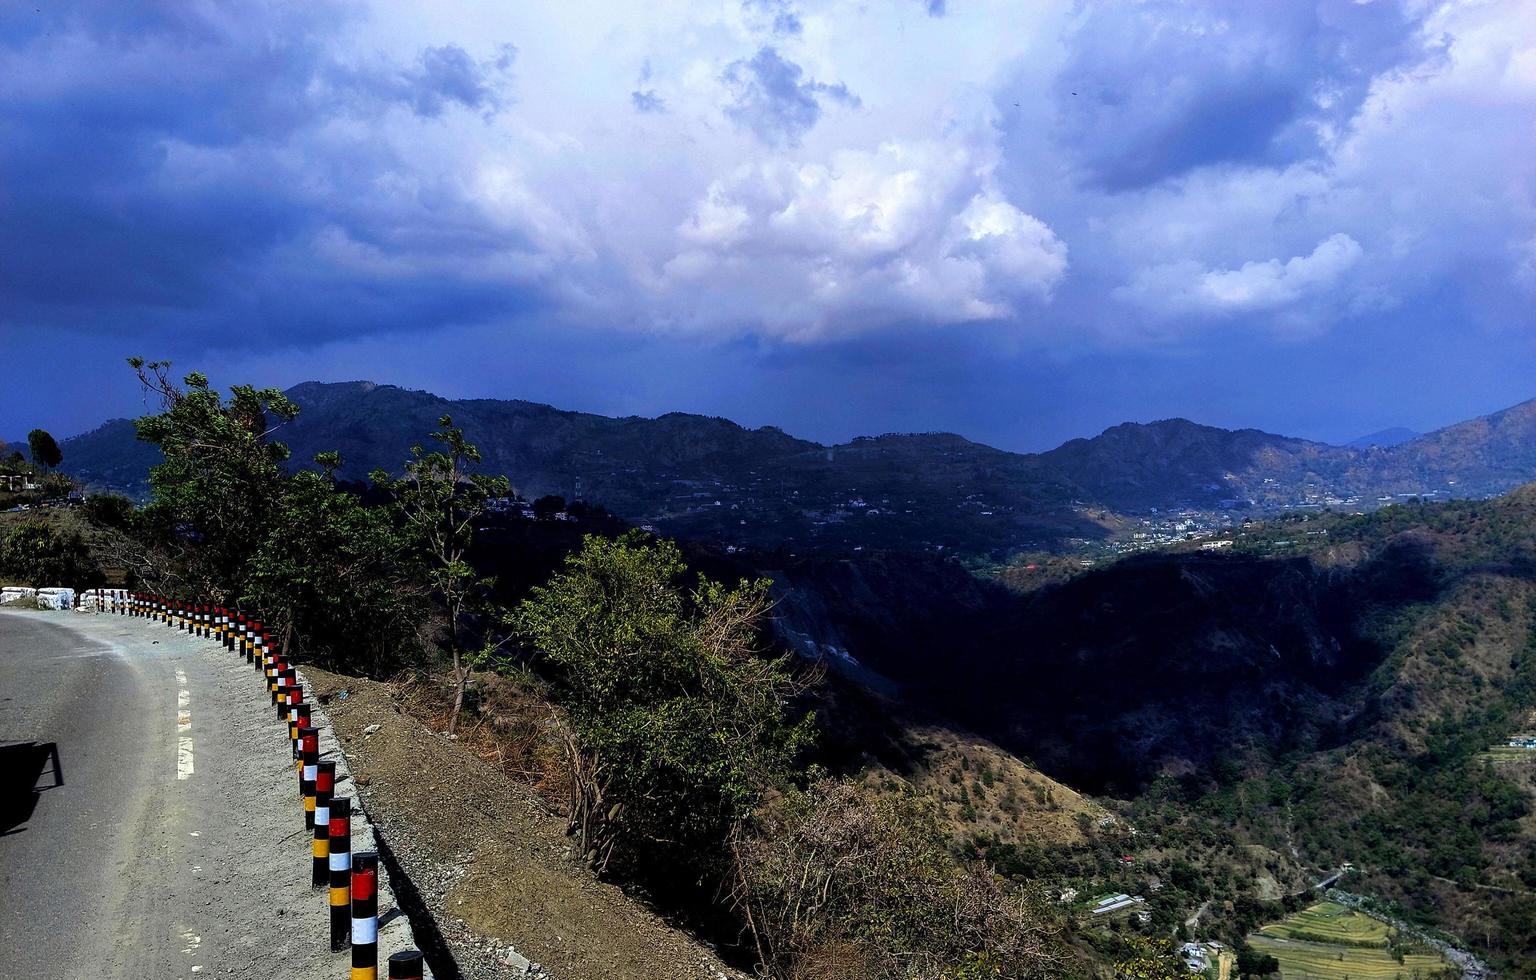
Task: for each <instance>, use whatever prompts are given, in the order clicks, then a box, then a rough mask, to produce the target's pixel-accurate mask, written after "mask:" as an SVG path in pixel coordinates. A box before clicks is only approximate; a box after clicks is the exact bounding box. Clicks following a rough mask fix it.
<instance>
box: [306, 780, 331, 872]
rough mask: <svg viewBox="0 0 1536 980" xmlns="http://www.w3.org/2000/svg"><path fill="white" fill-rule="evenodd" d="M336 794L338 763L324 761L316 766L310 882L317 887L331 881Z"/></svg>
mask: <svg viewBox="0 0 1536 980" xmlns="http://www.w3.org/2000/svg"><path fill="white" fill-rule="evenodd" d="M335 794H336V763H334V762H322V763H320V764H319V765H317V766H316V767H315V838H314V840H313V841H312V842H311V843H310V854H311V855H312V857H313V867H312V868H311V878H310V883H311V884H313V885H314V886H315V887H316V888H324V887H325V886H326V885H328V884H330V881H331V849H330V843H331V799H332V797H334V796H335Z"/></svg>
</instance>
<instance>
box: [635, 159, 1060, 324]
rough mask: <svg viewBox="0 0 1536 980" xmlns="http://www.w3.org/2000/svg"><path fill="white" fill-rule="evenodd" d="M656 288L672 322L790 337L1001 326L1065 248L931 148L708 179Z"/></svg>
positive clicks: (1051, 276)
mask: <svg viewBox="0 0 1536 980" xmlns="http://www.w3.org/2000/svg"><path fill="white" fill-rule="evenodd" d="M677 233H678V237H679V239H680V240H681V241H682V242H683V243H684V247H683V248H682V249H681V250H680V251H679V252H678V253H677V254H676V255H675V256H673V257H672V258H670V259H669V260H668V261H667V262H666V264H665V266H664V269H663V274H662V276H661V279H660V280H659V282H658V283H657V288H658V292H659V293H661V294H664V295H672V296H679V297H683V296H686V297H688V305H687V308H686V310H683V309H679V308H678V307H676V306H674V305H672V304H668V308H669V309H673V310H676V311H677V312H676V319H674V320H673V321H671V323H670V325H671V326H674V327H679V328H690V327H691V328H695V329H711V328H719V327H720V326H722V325H724V326H729V325H733V324H735V325H742V326H745V327H749V328H752V329H757V330H762V331H766V332H769V333H772V334H776V335H783V336H788V337H792V338H795V339H801V340H805V339H815V338H821V337H826V336H828V335H835V334H843V333H848V332H854V331H860V330H867V329H870V328H872V327H876V326H879V325H882V324H888V323H903V322H911V321H927V322H932V323H938V324H945V323H956V322H964V321H970V320H996V319H1002V318H1006V317H1010V316H1013V315H1016V314H1017V313H1018V312H1019V309H1020V305H1021V304H1024V303H1030V302H1033V303H1039V302H1042V301H1045V300H1048V299H1049V298H1050V295H1051V291H1052V288H1053V287H1054V286H1055V285H1056V283H1057V282H1058V281H1060V279H1061V277H1062V276H1063V274H1064V273H1065V271H1066V267H1067V249H1066V246H1065V245H1064V244H1063V243H1062V242H1061V241H1060V239H1058V238H1057V237H1056V235H1055V234H1054V233H1052V231H1051V230H1050V228H1048V227H1047V226H1046V225H1045V224H1044V223H1043V222H1041V221H1039V220H1038V219H1036V218H1034V217H1031V216H1030V215H1028V214H1025V213H1024V212H1023V211H1021V210H1019V209H1018V208H1017V207H1015V206H1013V205H1012V204H1010V203H1009V202H1008V201H1007V200H1005V199H1004V198H1003V197H1002V196H1001V194H1000V193H999V192H998V191H997V189H996V188H995V187H994V186H992V181H991V178H990V173H989V170H988V168H987V167H986V166H981V167H978V166H977V161H975V160H974V159H973V158H972V157H971V155H970V154H969V153H968V152H967V151H966V150H965V149H964V148H963V147H957V146H952V145H949V144H944V143H937V142H919V143H913V144H904V143H897V142H891V143H885V144H883V145H881V146H879V147H877V148H876V149H874V150H841V151H838V152H836V153H834V154H833V155H832V157H831V160H830V161H829V162H827V163H803V164H798V165H797V164H794V163H791V162H789V161H785V160H772V161H768V162H765V163H763V164H759V165H755V166H747V167H743V168H740V169H738V170H737V172H735V173H734V174H732V175H731V176H730V177H728V178H726V179H722V180H717V181H715V182H713V183H712V184H711V185H710V187H709V189H708V190H707V192H706V193H705V195H704V197H703V199H702V200H701V201H700V202H699V203H698V205H697V206H696V207H695V209H694V211H693V213H692V214H690V215H689V217H688V218H687V219H686V220H685V221H684V222H683V223H682V224H681V225H679V227H678V229H677Z"/></svg>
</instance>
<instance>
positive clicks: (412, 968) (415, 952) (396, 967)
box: [389, 949, 427, 980]
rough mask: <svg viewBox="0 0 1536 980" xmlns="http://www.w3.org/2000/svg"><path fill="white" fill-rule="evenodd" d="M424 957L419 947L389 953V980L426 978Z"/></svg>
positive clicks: (424, 979)
mask: <svg viewBox="0 0 1536 980" xmlns="http://www.w3.org/2000/svg"><path fill="white" fill-rule="evenodd" d="M426 976H427V962H426V957H424V956H422V955H421V950H419V949H402V950H401V951H400V952H398V953H391V954H389V980H426Z"/></svg>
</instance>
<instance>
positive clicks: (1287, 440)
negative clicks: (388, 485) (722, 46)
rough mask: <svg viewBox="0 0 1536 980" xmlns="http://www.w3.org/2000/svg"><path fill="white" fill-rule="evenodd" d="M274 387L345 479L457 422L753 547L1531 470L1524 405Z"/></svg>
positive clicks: (1086, 528) (486, 453)
mask: <svg viewBox="0 0 1536 980" xmlns="http://www.w3.org/2000/svg"><path fill="white" fill-rule="evenodd" d="M287 393H288V395H289V397H290V398H292V399H293V400H294V401H295V402H297V403H298V404H299V405H300V408H301V412H300V414H299V417H298V418H297V419H295V420H294V421H293V422H291V423H288V424H287V425H285V426H283V427H282V428H281V429H280V430H279V435H278V438H281V439H282V440H284V441H285V442H287V443H288V444H289V445H290V447H291V448H292V450H293V461H294V465H306V464H307V463H308V461H309V460H310V459H311V458H312V457H313V455H314V453H315V452H318V451H320V450H325V449H334V450H337V451H339V452H340V453H341V454H342V457H343V460H344V466H343V468H342V471H341V473H342V475H343V476H344V477H346V478H349V479H362V478H363V477H365V475H366V474H367V473H368V472H369V471H371V470H373V469H375V468H379V467H383V468H385V469H398V467H399V466H400V464H401V463H402V462H403V461H404V460H405V459H406V458H407V457H408V455H409V453H410V449H411V447H412V446H413V445H418V444H421V443H423V442H424V441H425V440H426V439H427V437H428V434H429V433H430V432H431V431H432V429H434V428H435V427H436V424H437V419H438V418H439V417H440V416H442V415H444V414H450V415H452V416H453V418H454V421H455V423H456V424H457V425H460V426H462V427H463V428H464V429H465V431H466V432H467V433H468V434H469V436H470V438H471V439H472V440H473V441H474V442H475V443H476V444H477V445H479V447H480V449H481V453H482V455H483V457H484V460H485V466H486V468H487V469H488V470H492V471H495V472H502V473H506V474H508V475H509V476H510V477H511V478H512V481H513V483H514V485H515V486H517V487H518V488H519V490H520V491H522V492H523V493H524V494H525V495H528V496H541V495H544V494H558V495H561V496H565V497H569V498H576V497H581V498H585V499H588V500H592V501H596V502H600V503H603V504H604V505H606V506H608V507H609V508H610V509H612V510H613V511H614V512H615V513H618V514H620V515H621V516H623V517H625V518H627V519H629V520H632V521H634V522H636V523H648V524H654V525H656V526H658V527H660V528H662V529H664V530H666V531H668V532H669V533H674V534H677V535H679V536H687V537H698V538H709V539H713V540H720V541H723V542H726V543H733V544H739V545H743V546H753V547H759V548H762V547H769V548H771V547H778V546H780V545H787V546H789V547H832V548H844V549H847V548H858V547H887V548H906V549H913V548H915V549H918V550H936V551H942V550H949V551H960V552H962V553H978V554H993V555H996V556H999V557H1001V556H1006V554H1008V553H1012V552H1017V551H1020V550H1029V549H1045V550H1060V549H1063V548H1067V547H1071V546H1073V542H1078V543H1079V544H1080V543H1083V542H1094V541H1105V540H1109V539H1111V538H1113V537H1116V536H1120V535H1123V534H1125V533H1127V532H1129V531H1131V530H1133V529H1134V528H1133V525H1136V524H1138V523H1145V520H1146V518H1147V516H1148V515H1151V514H1155V513H1162V512H1168V511H1179V510H1187V511H1190V512H1196V513H1206V514H1212V515H1220V514H1223V513H1225V514H1228V515H1231V514H1238V513H1245V512H1251V513H1272V512H1278V511H1281V510H1286V509H1291V508H1296V507H1309V506H1310V507H1324V506H1335V507H1364V508H1369V507H1373V506H1375V505H1376V504H1378V503H1381V502H1386V501H1387V500H1390V499H1397V498H1399V497H1402V496H1407V495H1424V496H1447V497H1451V496H1455V497H1480V496H1488V495H1492V494H1495V493H1499V492H1502V491H1504V490H1507V489H1509V488H1510V487H1512V486H1515V485H1518V484H1519V483H1522V482H1525V481H1527V480H1531V479H1536V400H1533V401H1528V402H1523V403H1521V404H1520V405H1515V406H1511V407H1509V408H1507V409H1503V410H1501V411H1499V412H1496V413H1492V414H1490V415H1487V416H1482V417H1480V418H1477V419H1470V420H1467V421H1465V422H1461V423H1456V424H1455V425H1452V426H1447V427H1445V428H1442V429H1439V430H1436V431H1434V432H1430V433H1426V434H1424V435H1422V436H1419V437H1417V438H1415V439H1413V440H1410V441H1408V442H1405V443H1402V444H1400V445H1397V446H1393V447H1375V446H1373V447H1371V448H1368V449H1354V448H1349V447H1340V446H1330V445H1327V444H1325V443H1321V442H1316V441H1313V440H1308V439H1301V438H1297V437H1291V436H1284V435H1279V434H1276V433H1271V432H1265V431H1263V430H1260V429H1256V428H1243V429H1222V428H1219V427H1216V426H1209V425H1204V424H1201V423H1197V422H1193V421H1191V420H1189V419H1185V418H1169V419H1159V420H1155V421H1152V422H1124V423H1120V424H1118V425H1114V426H1110V427H1108V428H1106V429H1105V430H1104V431H1103V432H1101V433H1099V434H1098V435H1096V436H1092V437H1082V438H1078V439H1072V440H1068V441H1067V442H1065V443H1063V444H1062V445H1060V446H1058V447H1056V448H1055V449H1051V450H1047V451H1045V452H1041V453H1014V452H1010V451H1008V450H1003V449H998V448H996V447H993V446H988V445H986V444H984V443H979V442H975V441H972V440H970V439H967V438H966V437H964V436H963V435H960V434H957V433H952V432H922V433H917V432H905V433H902V432H888V433H883V434H881V435H874V436H859V437H856V438H854V439H852V440H850V441H848V442H845V443H838V444H833V445H827V444H823V443H820V442H816V441H813V440H808V439H802V438H798V437H796V436H793V435H790V434H789V433H786V432H785V431H783V430H782V429H780V428H778V427H776V426H761V427H758V428H755V429H752V428H747V427H745V426H742V425H740V424H739V423H737V422H734V421H732V420H730V419H726V418H722V417H718V416H707V415H697V414H692V413H685V412H669V413H665V414H663V415H659V416H655V417H644V416H633V415H632V416H626V417H619V418H615V417H609V416H603V415H597V414H594V413H588V412H578V411H572V410H567V409H561V408H557V407H555V406H552V405H547V404H544V403H540V402H533V401H527V400H522V399H490V398H477V399H447V398H443V397H441V396H438V395H435V394H432V393H430V392H426V391H419V390H412V389H407V388H402V387H399V386H395V385H388V384H379V383H376V382H372V381H349V382H304V383H301V384H298V385H295V386H293V387H292V388H290V389H288V392H287ZM63 448H64V454H65V465H64V469H65V470H66V471H68V472H70V473H72V474H73V475H75V476H76V477H78V478H80V479H82V480H83V481H85V482H87V483H88V484H93V485H97V486H103V487H108V488H112V489H120V490H127V491H129V492H136V493H142V492H143V487H144V479H145V475H146V474H147V471H148V468H149V466H150V465H152V464H153V461H154V458H155V454H156V451H155V450H154V448H153V447H150V446H146V445H144V444H142V443H136V442H134V441H133V427H132V423H131V422H128V421H126V420H114V421H112V422H109V423H106V424H104V425H103V426H101V427H98V428H97V429H95V430H93V431H92V432H90V433H85V434H82V435H80V436H76V437H73V438H71V439H67V440H65V442H64V445H63ZM1222 520H1227V518H1222ZM1213 526H1215V525H1213Z"/></svg>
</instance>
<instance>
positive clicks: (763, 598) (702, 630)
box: [517, 533, 810, 873]
mask: <svg viewBox="0 0 1536 980" xmlns="http://www.w3.org/2000/svg"><path fill="white" fill-rule="evenodd" d="M685 570H686V566H685V564H684V562H683V558H682V555H681V554H680V553H679V551H678V550H677V547H676V545H674V544H672V543H671V542H670V541H650V540H649V539H648V538H647V536H645V535H641V534H638V533H632V534H630V535H626V536H625V537H624V538H621V539H620V540H618V541H609V540H606V539H603V538H598V537H588V538H586V539H585V542H584V545H583V547H582V549H581V551H580V552H578V553H576V554H574V555H572V556H571V557H570V558H569V559H568V560H567V563H566V565H565V568H564V569H563V570H562V571H560V572H559V573H558V574H556V575H555V576H554V577H553V578H552V579H551V580H550V581H549V583H548V584H547V585H544V586H542V587H539V588H536V589H534V590H533V592H532V594H531V595H530V596H529V598H528V599H527V600H526V601H525V602H524V603H523V604H522V606H521V608H520V609H519V612H518V616H517V623H518V625H519V627H520V629H521V631H522V633H523V635H524V636H525V637H526V638H527V639H528V641H529V642H530V643H531V644H532V645H533V646H534V647H535V648H537V650H538V651H540V652H541V653H542V655H543V656H544V657H545V658H547V663H548V664H549V666H550V667H551V668H552V669H553V672H554V673H555V674H556V675H557V677H558V681H559V697H560V699H561V701H562V704H563V705H564V707H565V708H566V710H567V711H568V712H569V714H570V718H571V723H572V726H573V728H574V738H573V739H572V741H571V744H570V746H569V752H570V764H571V770H572V774H573V785H574V789H573V795H572V800H571V819H572V824H573V830H574V832H575V833H577V834H578V836H579V840H580V845H581V849H582V852H583V853H584V854H586V855H587V856H588V859H589V860H590V861H592V862H593V863H594V864H595V865H597V866H599V867H606V866H607V864H608V863H609V862H610V860H611V859H613V858H614V857H618V858H619V859H620V860H621V862H623V863H624V864H626V865H630V866H634V865H637V864H648V865H652V866H655V865H662V866H666V865H671V866H672V868H673V871H674V872H675V871H676V870H677V869H679V868H693V869H696V870H697V871H699V872H701V873H704V872H706V870H707V869H706V868H705V867H703V866H704V865H707V864H708V863H709V862H710V861H711V860H713V859H715V858H717V857H718V855H719V854H720V853H722V845H723V842H724V840H725V838H726V837H727V835H728V834H729V832H730V830H731V828H732V827H733V826H735V825H736V824H737V823H738V822H739V821H740V820H741V819H743V818H744V817H745V816H746V815H747V814H748V813H749V812H751V810H752V809H753V807H754V806H756V804H757V803H758V801H759V799H760V798H761V794H762V793H763V792H764V791H765V790H766V789H768V788H771V787H773V786H775V785H777V784H779V783H782V782H783V780H784V778H785V776H786V774H787V772H788V771H789V767H790V764H791V761H792V759H793V757H794V755H795V753H796V752H797V750H798V749H799V748H800V747H801V746H802V745H803V744H804V742H805V740H806V739H807V737H808V733H809V731H810V720H809V719H808V718H807V719H801V720H799V721H798V722H796V721H793V720H791V718H790V717H789V712H788V711H787V707H786V703H787V699H788V697H789V696H790V694H791V693H793V689H794V683H793V680H792V678H791V676H790V674H789V672H788V670H787V664H786V662H785V660H784V659H782V658H777V657H770V656H766V655H764V651H763V650H762V649H760V646H759V643H758V629H759V627H760V625H761V623H760V620H761V617H762V615H763V613H764V611H765V610H766V608H767V603H768V599H767V583H765V582H755V583H748V582H742V583H740V584H739V585H738V586H736V587H735V588H726V587H724V586H722V585H720V584H718V583H715V582H711V581H708V580H706V579H704V578H702V577H701V578H700V579H699V580H698V581H697V582H696V583H694V584H693V585H692V586H689V585H687V584H686V583H685V582H684V580H683V575H684V572H685Z"/></svg>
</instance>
